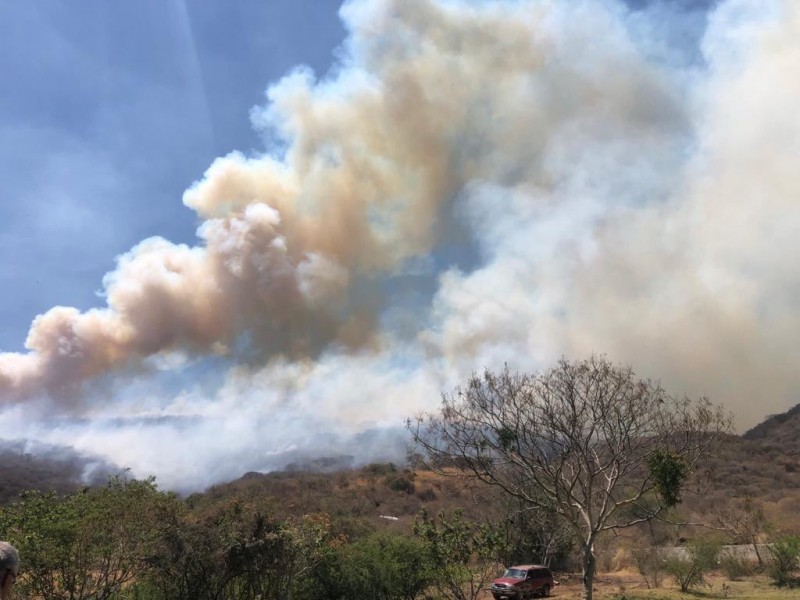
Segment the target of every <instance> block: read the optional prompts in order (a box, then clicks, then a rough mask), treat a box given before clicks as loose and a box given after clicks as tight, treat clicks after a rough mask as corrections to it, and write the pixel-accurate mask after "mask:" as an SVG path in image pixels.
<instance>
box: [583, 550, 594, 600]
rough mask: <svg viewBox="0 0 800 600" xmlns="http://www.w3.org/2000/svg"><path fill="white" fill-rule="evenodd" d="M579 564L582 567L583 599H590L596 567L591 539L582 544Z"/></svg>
mask: <svg viewBox="0 0 800 600" xmlns="http://www.w3.org/2000/svg"><path fill="white" fill-rule="evenodd" d="M581 566H582V567H583V600H592V586H593V585H594V572H595V568H596V561H595V557H594V540H592V539H590V540H588V541H587V542H586V543H585V544H584V545H583V552H582V553H581Z"/></svg>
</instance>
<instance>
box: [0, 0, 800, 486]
mask: <svg viewBox="0 0 800 600" xmlns="http://www.w3.org/2000/svg"><path fill="white" fill-rule="evenodd" d="M638 4H641V3H637V5H638ZM708 10H709V12H708V13H706V12H705V9H704V10H702V11H701V10H699V9H696V10H690V9H689V8H685V7H683V6H682V5H681V3H660V2H654V3H649V4H645V5H644V6H638V7H636V8H633V7H631V6H627V5H625V4H623V3H621V2H613V1H611V0H607V1H600V0H597V1H593V0H585V1H580V2H570V3H564V2H549V1H543V0H529V1H525V0H518V1H511V0H508V1H497V2H469V1H467V0H463V1H444V0H443V1H434V0H353V1H350V2H347V3H346V4H345V5H344V6H343V7H342V9H341V17H342V19H343V20H344V23H345V25H346V27H347V30H348V37H347V40H346V43H345V45H344V46H343V48H342V50H341V54H340V58H339V61H338V63H337V64H336V65H335V67H334V68H333V69H332V70H331V72H330V74H329V75H328V76H326V77H324V78H321V79H320V78H317V77H316V76H315V75H314V74H313V73H311V72H310V71H309V70H307V69H303V68H298V69H297V70H295V71H293V72H291V73H288V74H287V75H286V76H285V77H284V78H283V79H281V80H280V81H277V82H275V83H273V84H271V85H270V86H269V89H268V92H267V101H266V104H265V105H264V106H262V107H258V108H255V109H253V111H252V113H251V119H252V122H253V124H254V127H256V128H257V129H258V130H259V131H260V132H261V133H262V134H263V136H264V138H265V140H267V151H265V152H264V153H263V154H262V155H258V156H255V155H253V156H250V155H244V154H241V153H233V154H230V155H228V156H224V157H221V158H219V159H218V160H216V161H215V162H214V163H213V164H212V165H211V166H210V167H209V168H208V170H207V171H206V173H205V174H204V175H203V176H202V178H200V179H199V180H198V181H197V182H196V183H195V184H194V185H192V186H191V187H190V188H189V189H188V190H187V191H186V193H185V195H184V197H183V202H184V204H185V205H186V206H187V207H189V208H191V209H192V210H193V211H195V213H196V214H197V216H198V217H199V219H200V225H199V228H198V231H197V235H198V241H197V244H196V245H195V246H192V247H190V246H187V245H181V244H174V243H171V242H169V241H167V240H164V239H160V238H151V239H146V240H144V241H142V242H141V243H139V244H138V245H136V246H135V247H134V248H132V249H131V250H130V251H129V252H127V253H126V254H124V255H122V256H120V257H119V258H118V260H117V267H116V269H115V270H114V271H113V272H111V273H109V274H108V275H107V276H106V278H105V279H104V281H103V295H104V299H105V305H104V306H102V307H98V308H97V309H93V310H89V311H85V312H80V311H78V310H77V309H73V308H68V307H55V308H53V309H51V310H50V311H48V312H47V313H45V314H43V315H41V316H39V317H37V318H36V320H35V321H34V322H33V324H32V325H31V329H30V333H29V335H28V338H27V340H26V344H25V345H26V348H27V351H26V352H24V353H5V354H0V407H1V408H0V411H1V412H0V427H2V429H1V430H2V431H3V435H4V436H5V437H8V436H9V434H8V432H14V434H15V435H18V436H20V437H25V438H30V439H39V440H42V441H44V442H46V443H49V444H66V445H71V446H73V447H75V448H76V450H78V451H83V452H87V453H91V454H92V455H99V456H103V457H105V458H107V459H109V460H111V461H113V462H116V463H117V464H120V465H122V466H128V467H131V468H132V469H133V472H134V473H135V474H136V475H140V476H145V475H148V474H155V475H157V476H158V478H159V481H160V482H162V484H164V485H166V486H171V487H176V488H180V489H193V488H198V487H202V486H205V485H208V484H209V483H212V482H215V481H219V480H222V479H225V478H231V477H235V476H238V475H240V474H241V473H244V472H245V471H251V470H262V469H270V468H279V467H281V466H282V465H283V464H285V463H286V462H289V461H290V460H292V459H293V458H296V457H304V456H311V455H314V454H318V455H326V454H328V455H339V454H352V455H354V456H356V457H363V459H364V460H372V459H382V458H391V457H394V456H396V455H397V453H398V452H401V451H402V436H401V434H400V433H399V432H398V431H397V429H398V428H400V427H402V423H403V420H404V419H405V418H406V417H409V416H411V415H412V414H414V413H415V412H417V411H419V410H429V409H433V408H435V407H436V405H437V404H438V398H439V393H440V391H441V390H442V389H448V388H450V387H452V386H453V385H455V384H457V383H458V382H460V381H462V380H463V378H464V377H466V376H467V375H469V374H470V373H471V372H473V371H475V370H481V369H483V368H484V367H490V368H496V367H499V366H502V365H503V364H504V363H508V364H509V365H510V366H511V367H513V368H520V369H528V370H532V369H538V368H546V367H548V366H550V365H551V364H553V363H554V361H555V360H557V359H558V358H559V357H561V356H567V357H574V358H581V357H585V356H587V355H589V354H591V353H595V354H606V355H608V356H609V357H610V358H611V359H612V360H614V361H617V362H621V363H627V364H631V365H633V367H634V369H635V370H636V372H637V373H638V374H640V375H643V376H652V377H656V378H660V379H661V380H662V382H663V384H664V385H665V386H666V387H667V389H669V390H670V391H672V392H675V393H684V392H685V393H687V394H690V395H693V396H696V395H708V396H709V397H710V398H711V399H712V400H713V401H714V402H719V403H723V404H725V405H726V406H727V407H728V408H729V409H730V410H732V411H733V412H734V413H735V415H736V420H737V425H738V427H739V428H740V429H744V428H747V427H749V426H752V425H753V424H755V423H756V422H757V421H758V420H760V419H761V418H763V416H764V415H766V414H768V413H774V412H781V411H783V410H786V409H787V408H788V407H789V406H791V405H793V404H795V403H796V402H797V391H796V388H797V377H796V373H797V372H798V369H799V368H800V364H798V358H796V357H797V352H795V351H794V347H793V346H794V342H795V339H796V338H797V336H798V334H800V314H799V313H798V311H797V310H796V309H797V305H798V295H799V294H800V271H798V269H797V268H796V265H795V263H796V260H797V259H796V257H797V255H798V250H800V247H799V246H800V241H799V240H800V237H799V236H798V234H799V233H800V176H799V175H798V168H797V165H798V159H800V119H797V118H796V115H795V113H796V107H797V106H800V78H798V77H794V76H793V74H797V73H800V4H798V3H797V2H793V1H792V0H784V1H779V0H767V1H765V0H728V1H725V2H720V3H719V4H718V5H716V6H714V7H712V8H709V9H708ZM243 118H244V115H243Z"/></svg>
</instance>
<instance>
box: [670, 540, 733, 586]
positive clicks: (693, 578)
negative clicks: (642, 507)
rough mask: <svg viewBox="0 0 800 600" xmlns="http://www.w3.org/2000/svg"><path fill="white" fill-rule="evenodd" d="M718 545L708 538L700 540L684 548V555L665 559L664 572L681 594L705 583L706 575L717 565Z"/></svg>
mask: <svg viewBox="0 0 800 600" xmlns="http://www.w3.org/2000/svg"><path fill="white" fill-rule="evenodd" d="M720 548H721V546H720V543H719V542H718V541H716V540H714V539H710V538H700V539H698V540H696V541H695V542H693V543H692V544H690V545H689V546H688V547H686V548H685V550H686V553H685V554H684V555H673V556H670V557H669V558H667V559H666V563H665V568H666V571H667V572H668V573H669V574H670V575H672V576H673V577H674V578H675V581H676V583H677V584H678V585H679V586H680V588H681V591H682V592H688V591H689V590H690V589H692V588H696V587H697V586H699V585H701V584H702V583H704V582H705V576H706V574H707V573H708V572H709V571H711V570H712V569H714V568H715V567H716V565H717V559H718V557H719V552H720Z"/></svg>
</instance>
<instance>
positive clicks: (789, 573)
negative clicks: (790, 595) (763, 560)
mask: <svg viewBox="0 0 800 600" xmlns="http://www.w3.org/2000/svg"><path fill="white" fill-rule="evenodd" d="M769 553H770V562H769V574H770V577H772V581H773V582H774V583H775V585H777V586H778V587H784V586H790V585H795V584H796V583H797V579H796V578H795V577H794V575H795V573H796V571H797V570H798V569H800V537H798V536H796V535H787V536H784V537H782V538H781V539H779V540H777V541H775V542H773V543H772V544H770V545H769Z"/></svg>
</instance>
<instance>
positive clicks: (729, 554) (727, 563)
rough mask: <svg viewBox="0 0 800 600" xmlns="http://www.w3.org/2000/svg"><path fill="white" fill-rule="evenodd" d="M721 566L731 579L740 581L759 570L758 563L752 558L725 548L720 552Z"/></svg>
mask: <svg viewBox="0 0 800 600" xmlns="http://www.w3.org/2000/svg"><path fill="white" fill-rule="evenodd" d="M719 568H720V570H721V571H722V572H723V573H724V574H725V576H726V577H727V578H728V579H729V580H731V581H739V580H740V579H744V578H745V577H749V576H751V575H753V574H754V573H755V572H756V571H757V565H756V564H755V563H754V562H753V561H752V560H749V559H748V558H747V557H746V556H742V555H741V554H740V553H738V552H736V551H735V550H724V551H723V552H721V553H720V555H719Z"/></svg>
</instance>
